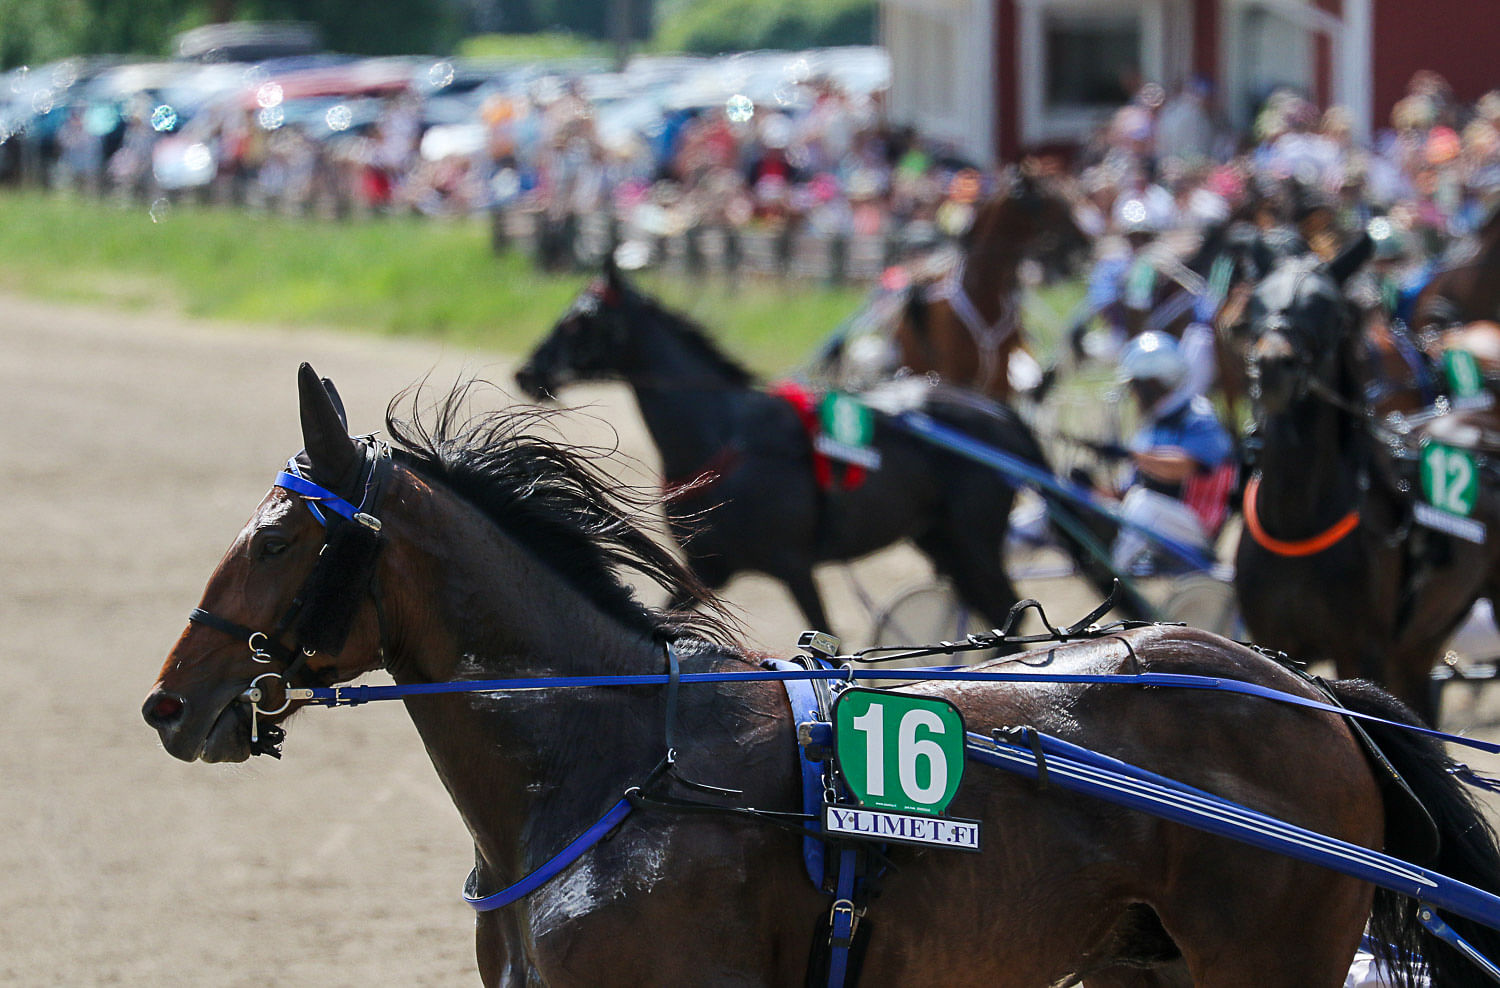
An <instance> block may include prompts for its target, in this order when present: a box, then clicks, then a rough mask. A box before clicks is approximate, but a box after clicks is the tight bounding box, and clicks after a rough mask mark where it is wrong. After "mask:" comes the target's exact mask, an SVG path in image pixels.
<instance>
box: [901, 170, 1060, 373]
mask: <svg viewBox="0 0 1500 988" xmlns="http://www.w3.org/2000/svg"><path fill="white" fill-rule="evenodd" d="M1088 245H1089V238H1088V235H1087V234H1085V233H1084V232H1083V231H1082V230H1080V229H1079V227H1078V224H1077V222H1076V221H1075V220H1074V218H1073V207H1072V204H1071V203H1070V202H1069V201H1068V200H1067V199H1066V198H1065V197H1064V196H1062V195H1060V194H1058V193H1056V192H1053V191H1051V190H1050V189H1048V188H1047V186H1046V184H1045V181H1044V180H1043V179H1040V178H1036V177H1033V176H1031V175H1028V174H1026V173H1024V172H1021V173H1019V174H1017V175H1016V176H1015V177H1014V178H1012V179H1011V180H1010V186H1009V188H1008V189H1007V190H1006V191H1005V192H1003V193H1001V194H999V195H997V196H995V197H993V198H991V199H989V200H987V201H985V202H984V203H982V204H980V206H979V207H978V209H977V210H976V212H975V214H974V221H973V223H972V224H971V225H970V227H969V230H968V232H967V233H966V234H965V235H964V240H963V249H962V257H961V259H960V260H959V262H958V264H957V266H956V267H955V268H953V269H952V270H951V271H950V272H948V273H947V274H946V275H945V276H944V277H942V278H941V279H939V280H936V281H932V282H928V283H920V282H919V283H918V284H915V285H913V286H912V288H911V295H910V298H909V301H908V303H907V306H906V311H905V313H904V314H903V315H902V317H901V320H900V322H899V323H898V324H897V326H896V331H895V344H896V349H897V351H898V359H899V361H900V365H901V366H902V367H906V368H908V369H910V370H912V371H915V372H917V373H927V372H934V373H936V374H937V375H938V376H939V377H941V378H942V379H943V380H945V381H949V382H951V383H953V384H956V385H960V386H962V387H967V388H973V389H974V390H976V391H979V392H981V393H982V394H987V395H989V396H990V397H992V398H994V399H996V400H997V401H1000V402H1008V401H1010V399H1011V397H1012V389H1011V384H1010V374H1009V368H1010V359H1011V355H1012V354H1013V353H1014V352H1015V351H1016V349H1017V348H1019V347H1023V346H1024V345H1025V342H1026V341H1025V336H1024V334H1023V332H1022V328H1021V322H1020V319H1021V277H1020V266H1021V262H1022V261H1023V260H1026V259H1028V258H1036V259H1037V260H1039V261H1041V263H1042V264H1043V265H1044V266H1045V267H1047V268H1049V269H1051V270H1054V271H1064V272H1066V271H1070V270H1072V269H1073V268H1074V267H1076V258H1077V257H1078V256H1079V255H1081V254H1082V253H1083V252H1084V251H1085V250H1087V248H1088Z"/></svg>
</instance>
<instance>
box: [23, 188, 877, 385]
mask: <svg viewBox="0 0 1500 988" xmlns="http://www.w3.org/2000/svg"><path fill="white" fill-rule="evenodd" d="M0 231H3V234H0V288H4V289H5V290H9V291H15V292H23V293H26V294H31V295H37V296H41V297H44V298H52V299H60V300H66V301H78V302H87V303H93V304H104V305H110V306H119V307H124V308H127V309H136V310H141V309H152V308H163V307H164V308H168V309H171V310H176V311H180V312H183V313H185V314H187V315H190V316H195V317H200V318H205V319H216V320H232V321H236V322H250V323H270V324H275V325H280V326H325V327H336V328H347V329H351V330H356V331H360V332H366V333H371V334H380V335H401V336H412V337H423V338H431V339H438V340H444V341H447V342H449V343H451V344H455V345H458V346H464V347H472V348H476V349H486V350H493V351H501V352H509V353H521V352H524V351H526V350H528V349H530V347H531V346H532V345H533V344H534V343H535V342H536V341H537V340H538V339H539V338H540V337H541V336H542V335H543V334H545V333H546V332H547V331H548V329H549V328H550V327H551V325H552V323H553V321H554V320H556V318H557V317H558V315H559V314H561V313H562V312H563V310H564V309H566V308H567V306H568V304H569V302H570V301H571V300H572V298H573V297H574V295H576V294H577V292H578V291H579V289H580V288H581V287H582V286H583V285H584V284H585V283H586V281H587V278H586V276H583V275H578V276H568V277H554V276H548V275H543V274H540V273H538V272H536V271H535V270H533V268H532V266H531V262H530V259H529V258H528V257H526V256H525V255H524V254H523V253H521V252H519V251H512V252H511V253H509V254H506V255H505V256H502V257H495V256H494V255H493V254H492V253H491V252H490V249H489V239H488V229H487V227H486V224H485V223H484V222H483V221H478V220H476V221H434V220H429V219H420V218H375V219H366V220H355V221H346V222H338V221H332V220H322V219H294V218H288V217H280V216H263V215H256V214H250V213H244V212H239V211H234V210H223V209H211V208H196V207H189V206H184V205H176V206H173V207H172V208H171V209H170V210H168V211H166V212H165V214H164V215H161V216H160V219H159V221H153V218H152V215H151V212H150V211H149V210H148V209H147V208H146V207H145V206H132V207H122V206H117V205H111V204H108V203H101V202H96V201H91V200H81V199H74V198H67V197H61V196H43V195H41V194H38V193H16V192H7V193H5V194H0ZM641 284H642V285H643V287H645V288H646V289H647V290H649V291H651V292H653V293H655V294H657V295H659V296H660V297H661V298H662V299H663V301H665V302H666V303H667V304H669V305H671V306H673V307H675V308H677V309H679V310H682V311H686V312H687V313H688V314H690V315H692V316H693V317H694V318H696V319H698V320H699V321H700V322H702V323H703V324H704V325H706V326H708V327H709V328H710V329H712V330H713V331H714V332H715V334H716V335H717V336H718V337H719V338H720V339H721V340H722V341H723V342H724V345H725V347H726V348H727V349H728V350H729V351H730V352H731V353H733V354H735V355H736V356H738V357H740V358H742V359H744V360H746V361H747V362H748V363H749V364H750V365H751V366H752V367H754V368H755V369H756V370H757V371H760V372H761V373H764V374H775V373H777V372H781V371H785V370H788V369H789V368H791V367H792V366H794V365H795V364H797V363H798V362H800V361H801V360H802V359H803V358H804V357H805V356H806V355H807V353H808V352H809V351H810V350H811V349H812V348H813V347H814V346H815V345H816V344H817V342H818V341H820V340H821V339H823V337H824V336H826V335H827V334H828V333H829V332H830V331H831V330H832V329H833V328H834V327H835V326H837V325H838V323H839V322H840V321H842V320H843V319H844V318H845V317H846V316H848V315H849V314H850V313H851V312H853V311H854V310H855V309H856V308H857V307H858V305H859V304H860V301H861V299H862V298H863V296H864V290H863V289H862V288H859V287H851V288H843V289H824V288H821V287H819V286H816V285H813V284H809V283H796V282H792V283H782V282H775V281H759V280H747V281H746V282H745V283H744V284H743V285H742V286H741V287H740V288H739V290H737V291H733V292H731V291H730V289H729V288H728V286H727V285H726V284H725V283H724V282H723V281H721V280H719V279H717V278H710V279H706V280H703V281H700V282H690V281H688V280H687V279H685V278H682V277H675V276H671V275H666V274H651V275H646V276H643V277H642V278H641Z"/></svg>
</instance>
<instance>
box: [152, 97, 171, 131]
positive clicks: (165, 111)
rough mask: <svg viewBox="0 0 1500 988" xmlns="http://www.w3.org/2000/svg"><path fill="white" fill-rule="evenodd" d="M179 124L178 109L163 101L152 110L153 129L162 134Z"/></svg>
mask: <svg viewBox="0 0 1500 988" xmlns="http://www.w3.org/2000/svg"><path fill="white" fill-rule="evenodd" d="M176 126H177V111H176V110H174V109H172V108H171V107H170V106H168V105H167V104H165V103H163V104H162V105H160V106H158V107H157V108H156V109H154V110H152V111H151V129H152V130H154V131H156V132H157V133H158V134H160V133H161V132H163V131H167V130H171V129H172V128H174V127H176Z"/></svg>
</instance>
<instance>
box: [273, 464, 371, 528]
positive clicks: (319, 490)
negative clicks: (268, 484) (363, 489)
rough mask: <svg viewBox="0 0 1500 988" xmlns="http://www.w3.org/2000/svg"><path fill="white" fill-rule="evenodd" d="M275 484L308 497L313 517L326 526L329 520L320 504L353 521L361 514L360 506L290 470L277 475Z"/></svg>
mask: <svg viewBox="0 0 1500 988" xmlns="http://www.w3.org/2000/svg"><path fill="white" fill-rule="evenodd" d="M287 466H288V467H291V466H292V464H290V463H288V464H287ZM275 486H277V487H281V488H284V489H285V490H289V491H291V492H292V493H293V494H300V495H302V496H303V497H304V498H306V499H307V507H308V508H309V509H310V510H311V511H312V513H313V517H315V518H317V519H318V521H319V523H321V524H322V525H324V526H325V527H326V526H327V525H328V521H327V519H325V518H324V517H323V513H322V512H321V511H319V510H318V508H319V506H322V507H324V508H327V509H328V510H329V511H332V512H333V513H334V514H336V515H340V516H342V517H344V518H347V519H349V520H350V521H353V520H354V516H355V515H357V514H359V508H357V507H355V506H354V505H352V504H350V503H349V502H348V501H346V500H344V499H343V498H341V497H339V496H338V495H337V494H335V493H334V492H333V491H331V490H329V489H328V488H326V487H323V486H320V485H318V484H315V483H313V482H312V481H310V480H308V479H307V478H306V477H303V476H301V475H300V474H295V473H292V472H290V471H289V470H283V471H281V472H280V473H278V474H277V475H276V481H275Z"/></svg>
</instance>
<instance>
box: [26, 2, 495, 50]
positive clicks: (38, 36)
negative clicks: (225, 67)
mask: <svg viewBox="0 0 1500 988" xmlns="http://www.w3.org/2000/svg"><path fill="white" fill-rule="evenodd" d="M265 19H276V20H299V21H310V22H312V23H314V24H316V25H318V27H319V28H320V29H321V31H322V34H323V39H324V41H325V43H326V44H327V45H328V47H329V48H330V49H333V50H335V51H344V52H350V53H353V54H363V55H394V54H404V53H413V54H418V53H445V52H448V51H450V50H452V48H453V46H454V45H455V44H456V43H457V41H458V39H459V37H460V35H461V33H462V31H463V29H464V28H465V26H466V25H465V23H464V13H463V10H462V9H461V8H460V6H459V5H458V4H456V3H454V2H452V0H373V2H372V0H0V65H4V66H5V67H10V66H14V65H24V64H33V63H42V62H48V61H52V60H54V59H57V58H62V57H64V56H67V55H95V54H132V55H145V56H149V57H161V56H165V55H168V54H169V53H170V50H171V44H172V38H173V36H174V35H176V34H177V33H178V32H179V31H183V30H186V29H187V28H190V27H196V26H198V25H200V24H207V23H210V22H213V21H221V20H265Z"/></svg>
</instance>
